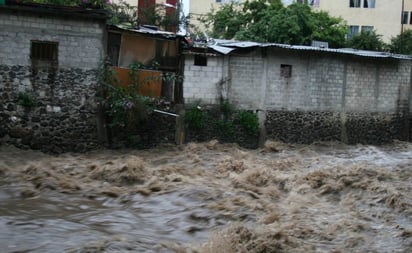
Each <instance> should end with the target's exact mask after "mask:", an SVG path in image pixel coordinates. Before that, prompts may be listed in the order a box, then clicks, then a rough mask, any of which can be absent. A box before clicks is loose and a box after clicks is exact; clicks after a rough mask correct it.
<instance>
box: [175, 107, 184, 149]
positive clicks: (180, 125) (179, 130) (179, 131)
mask: <svg viewBox="0 0 412 253" xmlns="http://www.w3.org/2000/svg"><path fill="white" fill-rule="evenodd" d="M175 108H176V113H177V115H178V116H177V117H176V133H175V142H176V144H177V145H182V144H183V143H184V142H185V107H184V105H183V104H177V105H176V107H175Z"/></svg>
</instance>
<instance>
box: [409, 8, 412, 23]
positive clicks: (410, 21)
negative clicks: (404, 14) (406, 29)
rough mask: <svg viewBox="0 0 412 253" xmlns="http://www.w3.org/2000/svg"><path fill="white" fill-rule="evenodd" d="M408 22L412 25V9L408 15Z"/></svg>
mask: <svg viewBox="0 0 412 253" xmlns="http://www.w3.org/2000/svg"><path fill="white" fill-rule="evenodd" d="M409 24H410V25H412V11H411V15H410V20H409Z"/></svg>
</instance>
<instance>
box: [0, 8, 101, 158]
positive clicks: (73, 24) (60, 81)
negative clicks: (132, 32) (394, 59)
mask: <svg viewBox="0 0 412 253" xmlns="http://www.w3.org/2000/svg"><path fill="white" fill-rule="evenodd" d="M0 27H1V29H0V45H1V46H0V94H1V96H0V144H1V143H9V144H14V145H16V146H18V147H21V148H34V149H41V150H43V151H48V152H53V153H59V152H63V151H79V152H80V151H84V150H86V149H89V148H92V147H95V146H96V145H97V142H98V130H101V129H98V127H97V119H96V112H97V105H96V101H95V97H96V92H97V69H98V65H99V63H100V61H101V59H102V56H103V55H104V44H103V38H104V21H100V22H99V21H96V20H89V19H87V20H86V19H84V20H83V19H81V18H67V17H66V18H64V17H59V16H50V15H46V14H28V13H22V12H8V11H7V10H1V11H0ZM31 41H47V42H55V43H57V45H58V46H57V48H58V51H57V59H58V61H57V64H51V63H47V64H35V63H34V62H33V63H32V60H31V58H30V55H31ZM24 98H26V100H24Z"/></svg>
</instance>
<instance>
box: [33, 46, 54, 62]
mask: <svg viewBox="0 0 412 253" xmlns="http://www.w3.org/2000/svg"><path fill="white" fill-rule="evenodd" d="M57 47H58V43H57V42H48V41H31V51H30V58H31V59H32V60H39V61H48V62H55V63H56V62H57Z"/></svg>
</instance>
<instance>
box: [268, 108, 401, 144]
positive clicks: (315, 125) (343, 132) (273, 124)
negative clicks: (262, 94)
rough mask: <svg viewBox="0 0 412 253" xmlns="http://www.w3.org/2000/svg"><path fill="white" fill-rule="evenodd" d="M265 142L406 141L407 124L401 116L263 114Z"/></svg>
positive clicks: (371, 114) (377, 142)
mask: <svg viewBox="0 0 412 253" xmlns="http://www.w3.org/2000/svg"><path fill="white" fill-rule="evenodd" d="M265 127H266V129H267V138H269V139H275V140H280V141H284V142H291V143H306V144H307V143H312V142H315V141H342V142H345V143H348V144H356V143H363V144H383V143H388V142H391V141H392V140H395V139H397V140H408V136H409V133H408V132H407V131H408V129H409V121H408V120H407V119H406V118H405V117H403V115H401V114H396V113H394V114H389V113H336V112H335V113H333V112H288V111H270V112H267V118H266V122H265Z"/></svg>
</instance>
